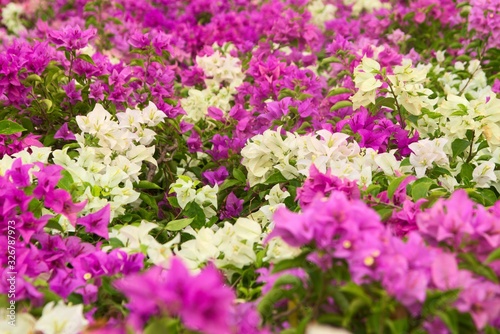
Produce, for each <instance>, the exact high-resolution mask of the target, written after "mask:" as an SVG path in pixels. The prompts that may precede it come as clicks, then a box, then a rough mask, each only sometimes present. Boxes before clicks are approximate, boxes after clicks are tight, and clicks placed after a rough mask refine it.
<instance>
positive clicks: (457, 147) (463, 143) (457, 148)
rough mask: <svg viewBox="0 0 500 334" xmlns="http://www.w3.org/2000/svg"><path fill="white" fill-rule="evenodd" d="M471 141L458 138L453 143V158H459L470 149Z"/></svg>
mask: <svg viewBox="0 0 500 334" xmlns="http://www.w3.org/2000/svg"><path fill="white" fill-rule="evenodd" d="M469 145H470V141H468V140H465V139H460V138H457V139H455V140H454V141H453V143H451V150H452V152H453V157H454V158H455V157H457V156H459V155H460V154H461V153H462V152H463V151H465V149H467V147H469Z"/></svg>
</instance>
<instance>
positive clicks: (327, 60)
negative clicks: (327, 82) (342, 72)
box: [321, 57, 342, 65]
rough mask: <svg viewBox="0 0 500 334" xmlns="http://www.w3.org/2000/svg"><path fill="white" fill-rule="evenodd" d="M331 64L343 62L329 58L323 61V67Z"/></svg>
mask: <svg viewBox="0 0 500 334" xmlns="http://www.w3.org/2000/svg"><path fill="white" fill-rule="evenodd" d="M331 63H342V60H340V59H339V58H337V57H328V58H325V59H323V60H322V61H321V65H327V64H331Z"/></svg>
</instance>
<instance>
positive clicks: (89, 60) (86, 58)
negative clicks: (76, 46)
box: [77, 53, 95, 66]
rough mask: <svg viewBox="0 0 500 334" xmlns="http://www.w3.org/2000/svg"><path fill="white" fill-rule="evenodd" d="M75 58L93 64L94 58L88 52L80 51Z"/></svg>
mask: <svg viewBox="0 0 500 334" xmlns="http://www.w3.org/2000/svg"><path fill="white" fill-rule="evenodd" d="M77 58H78V59H81V60H83V61H86V62H87V63H90V64H92V65H94V66H95V63H94V60H93V59H92V58H91V57H90V56H89V55H88V54H85V53H82V54H80V55H78V57H77Z"/></svg>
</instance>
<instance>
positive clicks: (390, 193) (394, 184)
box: [387, 175, 409, 199]
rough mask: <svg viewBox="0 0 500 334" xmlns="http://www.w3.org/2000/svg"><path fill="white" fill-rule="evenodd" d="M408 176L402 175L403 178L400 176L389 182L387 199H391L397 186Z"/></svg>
mask: <svg viewBox="0 0 500 334" xmlns="http://www.w3.org/2000/svg"><path fill="white" fill-rule="evenodd" d="M408 176H409V175H403V176H400V177H398V178H396V179H394V180H392V181H391V183H390V184H389V187H387V197H388V198H389V199H392V197H393V196H394V193H395V192H396V190H397V189H398V187H399V185H400V184H401V183H402V182H403V181H404V180H405V179H406V178H407V177H408Z"/></svg>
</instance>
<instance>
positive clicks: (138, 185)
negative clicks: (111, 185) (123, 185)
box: [134, 181, 162, 190]
mask: <svg viewBox="0 0 500 334" xmlns="http://www.w3.org/2000/svg"><path fill="white" fill-rule="evenodd" d="M134 187H135V188H140V189H158V190H161V189H162V188H161V187H160V186H159V185H157V184H155V183H153V182H149V181H139V183H136V184H134Z"/></svg>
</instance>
